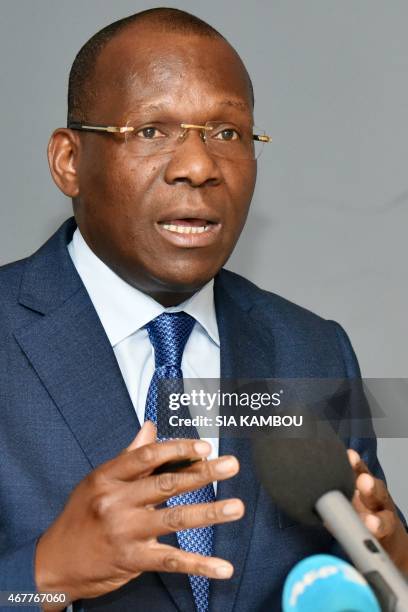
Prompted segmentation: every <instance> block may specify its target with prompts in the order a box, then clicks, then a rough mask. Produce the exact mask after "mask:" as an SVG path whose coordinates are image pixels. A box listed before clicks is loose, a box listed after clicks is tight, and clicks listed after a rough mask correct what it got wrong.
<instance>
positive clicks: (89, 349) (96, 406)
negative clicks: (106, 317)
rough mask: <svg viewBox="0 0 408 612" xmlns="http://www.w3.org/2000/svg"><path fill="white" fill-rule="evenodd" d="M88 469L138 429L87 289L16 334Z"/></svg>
mask: <svg viewBox="0 0 408 612" xmlns="http://www.w3.org/2000/svg"><path fill="white" fill-rule="evenodd" d="M15 337H16V339H17V342H18V343H19V344H20V347H21V348H22V350H23V351H24V353H25V354H26V356H27V358H28V360H29V361H30V363H31V365H32V366H33V368H34V370H35V371H36V372H37V374H38V376H39V378H40V379H41V381H42V383H43V385H44V386H45V387H46V389H47V391H48V393H49V394H50V396H51V398H52V399H53V401H54V402H55V404H56V406H57V408H58V410H59V411H60V413H61V415H62V417H63V419H64V420H65V422H66V423H67V425H68V427H69V428H70V430H71V432H72V435H73V436H74V437H75V438H76V440H77V442H78V444H79V446H80V447H81V449H82V451H83V453H84V455H85V456H86V458H87V459H88V461H89V464H90V467H91V468H95V467H96V466H98V465H99V464H100V463H103V462H105V461H107V460H108V459H111V458H113V457H114V456H116V455H117V454H118V453H119V452H120V451H121V450H122V449H123V448H124V447H126V446H127V445H128V444H129V443H130V441H131V440H132V439H133V438H134V436H135V435H136V433H137V431H138V429H139V422H138V420H137V417H136V414H135V411H134V408H133V406H132V403H131V400H130V397H129V395H128V392H127V389H126V386H125V384H124V381H123V378H122V376H121V373H120V370H119V366H118V364H117V361H116V358H115V355H114V353H113V350H112V348H111V346H110V343H109V341H108V338H107V336H106V335H105V332H104V330H103V328H102V325H101V323H100V321H99V318H98V316H97V314H96V311H95V310H94V308H93V305H92V303H91V301H90V299H89V297H88V294H87V293H86V291H85V289H84V288H83V287H80V289H79V290H78V291H77V292H76V293H75V294H74V295H73V296H71V297H70V299H68V300H67V301H66V302H64V303H63V305H62V306H61V307H59V308H57V309H56V310H54V311H52V312H51V313H49V314H47V315H45V316H44V317H41V318H40V319H39V320H37V322H36V323H34V324H32V325H31V326H29V327H28V328H24V329H22V330H19V331H18V332H16V333H15Z"/></svg>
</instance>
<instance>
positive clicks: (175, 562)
mask: <svg viewBox="0 0 408 612" xmlns="http://www.w3.org/2000/svg"><path fill="white" fill-rule="evenodd" d="M163 568H164V569H165V570H167V571H169V572H177V570H179V569H181V562H180V559H178V557H177V555H174V554H169V555H166V556H165V557H164V559H163Z"/></svg>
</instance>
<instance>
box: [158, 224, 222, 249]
mask: <svg viewBox="0 0 408 612" xmlns="http://www.w3.org/2000/svg"><path fill="white" fill-rule="evenodd" d="M156 225H157V229H158V231H159V232H160V234H161V235H162V236H163V238H164V239H165V240H167V242H169V243H170V244H173V245H174V246H178V247H183V248H187V249H188V248H190V249H191V248H195V247H205V246H210V245H211V244H213V243H214V242H215V241H216V240H217V239H218V236H219V233H220V231H221V223H212V224H211V225H210V226H209V228H208V230H207V231H205V232H202V233H201V234H179V233H178V232H172V231H170V230H168V229H165V228H164V227H163V225H162V224H160V223H157V224H156Z"/></svg>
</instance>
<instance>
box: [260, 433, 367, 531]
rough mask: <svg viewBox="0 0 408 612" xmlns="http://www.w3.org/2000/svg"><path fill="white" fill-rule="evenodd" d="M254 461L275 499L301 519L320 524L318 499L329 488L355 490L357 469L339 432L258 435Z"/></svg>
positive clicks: (298, 519) (311, 523)
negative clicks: (307, 435) (311, 435)
mask: <svg viewBox="0 0 408 612" xmlns="http://www.w3.org/2000/svg"><path fill="white" fill-rule="evenodd" d="M253 451H254V461H255V466H256V470H257V472H258V475H259V478H260V481H261V483H262V485H263V486H264V488H265V489H266V491H267V493H268V494H269V496H270V497H271V498H272V500H273V501H274V502H275V503H276V504H277V505H278V506H279V507H280V508H281V509H282V510H283V511H284V512H286V513H287V514H288V515H289V516H291V517H292V518H293V519H295V520H296V521H298V522H300V523H305V524H307V525H318V524H319V523H320V519H319V517H318V515H317V513H316V512H315V510H314V507H315V504H316V502H317V501H318V500H319V499H320V497H321V496H322V495H324V494H325V493H327V492H329V491H336V490H337V491H341V492H342V493H343V494H344V495H345V496H346V497H347V498H348V499H350V500H351V499H352V497H353V494H354V481H355V478H354V473H353V470H352V468H351V466H350V463H349V460H348V456H347V451H346V448H345V446H344V444H343V443H342V442H341V441H340V439H339V438H338V437H337V436H336V435H335V433H334V432H333V435H330V436H326V437H324V438H314V439H311V438H282V437H272V436H271V437H270V436H267V435H265V436H257V437H256V438H255V439H254V444H253Z"/></svg>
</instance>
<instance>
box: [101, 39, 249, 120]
mask: <svg viewBox="0 0 408 612" xmlns="http://www.w3.org/2000/svg"><path fill="white" fill-rule="evenodd" d="M95 90H96V91H97V92H98V94H99V95H98V96H97V97H96V106H97V107H98V109H99V110H100V111H103V112H110V114H112V113H115V116H117V114H118V113H127V112H129V111H133V110H134V109H137V108H146V109H154V108H157V110H164V109H169V110H172V111H180V112H184V113H185V112H192V113H194V112H196V111H197V112H199V111H202V112H205V111H206V110H208V111H211V110H215V109H218V110H220V111H221V109H224V110H226V111H227V110H228V112H239V113H241V114H246V115H249V116H251V115H252V101H251V89H250V82H249V78H248V75H247V72H246V69H245V67H244V65H243V63H242V61H241V59H240V58H239V56H238V54H237V53H236V52H235V51H234V49H233V48H232V47H230V45H229V44H228V43H226V42H225V41H223V40H222V39H219V38H210V37H204V36H197V35H186V34H176V33H167V32H152V31H151V30H149V32H146V31H143V30H141V29H140V28H128V29H127V30H125V31H124V32H122V33H121V34H119V35H117V36H116V37H114V38H113V39H112V40H111V41H109V43H108V44H107V45H106V46H105V47H104V49H103V50H102V52H101V53H100V55H99V57H98V60H97V63H96V67H95Z"/></svg>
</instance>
